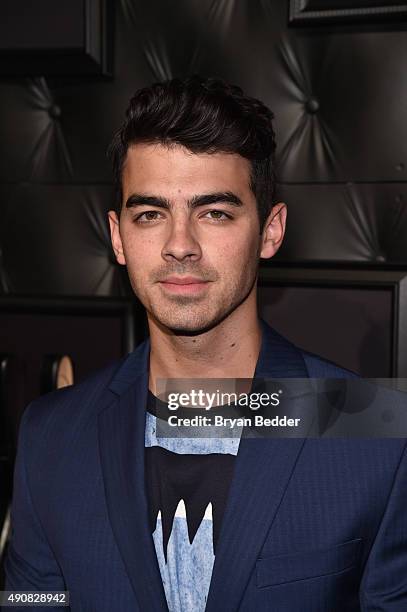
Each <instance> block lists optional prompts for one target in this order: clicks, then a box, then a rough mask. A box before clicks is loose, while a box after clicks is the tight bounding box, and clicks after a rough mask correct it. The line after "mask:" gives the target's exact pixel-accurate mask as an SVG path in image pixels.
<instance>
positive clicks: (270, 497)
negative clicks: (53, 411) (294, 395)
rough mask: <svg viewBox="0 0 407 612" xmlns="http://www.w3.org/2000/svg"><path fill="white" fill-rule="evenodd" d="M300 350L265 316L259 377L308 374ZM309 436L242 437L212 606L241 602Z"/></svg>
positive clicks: (231, 606) (210, 597)
mask: <svg viewBox="0 0 407 612" xmlns="http://www.w3.org/2000/svg"><path fill="white" fill-rule="evenodd" d="M306 377H308V372H307V369H306V366H305V363H304V359H303V357H302V355H301V353H300V351H299V350H298V349H297V348H295V347H294V346H293V345H292V344H291V343H289V342H288V341H287V340H285V339H284V338H283V337H282V336H280V335H279V334H277V332H274V331H273V330H272V329H271V328H270V327H269V326H268V325H267V324H266V323H264V322H262V345H261V350H260V355H259V359H258V362H257V367H256V371H255V378H306ZM303 444H304V439H303V438H290V439H264V438H259V439H250V438H242V439H241V441H240V445H239V451H238V454H237V457H236V464H235V473H234V477H233V480H232V484H231V488H230V493H229V499H228V503H227V506H226V509H225V514H224V516H223V520H222V528H221V533H220V536H219V541H218V546H217V551H216V557H215V564H214V568H213V573H212V581H211V585H210V589H209V594H208V600H207V605H206V612H216V611H218V610H219V602H222V610H223V611H224V612H227V611H229V610H230V611H232V610H233V611H235V610H237V609H238V607H239V603H240V600H241V598H242V596H243V593H244V590H245V588H246V585H247V582H248V580H249V578H250V575H251V573H252V571H253V568H254V565H255V562H256V559H257V557H258V555H259V553H260V550H261V547H262V544H263V542H264V540H265V538H266V536H267V533H268V531H269V530H270V527H271V525H272V523H273V521H274V518H275V515H276V513H277V510H278V507H279V505H280V502H281V499H282V497H283V494H284V491H285V489H286V487H287V485H288V482H289V479H290V476H291V474H292V471H293V469H294V466H295V463H296V461H297V459H298V456H299V453H300V451H301V449H302V447H303Z"/></svg>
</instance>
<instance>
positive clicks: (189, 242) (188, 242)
mask: <svg viewBox="0 0 407 612" xmlns="http://www.w3.org/2000/svg"><path fill="white" fill-rule="evenodd" d="M161 255H162V257H163V259H165V260H166V261H173V260H174V259H176V260H177V261H183V260H185V259H189V260H192V261H197V260H199V259H200V258H201V255H202V251H201V247H200V244H199V242H198V240H197V237H196V235H195V234H194V228H193V227H192V223H191V221H190V220H189V219H188V216H187V215H185V216H184V215H182V216H177V218H173V219H172V222H171V226H170V230H169V234H168V237H167V240H166V241H165V244H164V246H163V249H162V252H161Z"/></svg>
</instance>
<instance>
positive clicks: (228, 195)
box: [125, 191, 243, 209]
mask: <svg viewBox="0 0 407 612" xmlns="http://www.w3.org/2000/svg"><path fill="white" fill-rule="evenodd" d="M221 203H222V204H223V203H226V204H232V206H243V202H242V200H241V199H240V198H239V197H238V196H237V195H236V194H234V193H232V192H231V191H219V192H215V193H205V194H202V195H195V196H193V197H192V198H190V199H189V200H187V206H188V208H197V207H198V206H209V205H211V204H221ZM125 206H126V208H134V207H135V206H156V207H158V208H166V209H170V208H171V202H170V200H168V199H167V198H163V197H162V196H152V195H146V194H142V193H132V194H131V195H130V196H129V197H128V198H127V200H126V204H125Z"/></svg>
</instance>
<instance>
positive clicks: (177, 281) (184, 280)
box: [161, 276, 208, 285]
mask: <svg viewBox="0 0 407 612" xmlns="http://www.w3.org/2000/svg"><path fill="white" fill-rule="evenodd" d="M161 282H162V283H165V284H166V283H169V284H171V285H197V284H199V283H207V282H208V281H205V280H203V279H202V278H197V277H195V276H169V277H168V278H166V279H164V280H162V281H161Z"/></svg>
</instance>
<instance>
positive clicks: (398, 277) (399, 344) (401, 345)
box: [258, 263, 407, 377]
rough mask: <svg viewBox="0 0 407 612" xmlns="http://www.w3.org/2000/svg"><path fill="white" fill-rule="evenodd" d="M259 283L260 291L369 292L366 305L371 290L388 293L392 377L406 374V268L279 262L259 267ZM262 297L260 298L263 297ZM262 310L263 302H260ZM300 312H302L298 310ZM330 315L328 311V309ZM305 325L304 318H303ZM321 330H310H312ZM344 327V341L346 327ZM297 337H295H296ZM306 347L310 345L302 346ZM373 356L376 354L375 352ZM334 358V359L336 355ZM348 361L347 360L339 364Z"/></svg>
mask: <svg viewBox="0 0 407 612" xmlns="http://www.w3.org/2000/svg"><path fill="white" fill-rule="evenodd" d="M258 287H259V292H260V295H261V291H262V290H263V296H264V290H266V291H267V289H268V288H270V290H271V292H270V297H271V296H272V291H273V289H281V288H282V289H284V288H286V289H291V288H308V289H312V288H314V289H317V290H320V289H327V290H329V289H331V290H333V291H335V290H341V289H345V290H349V295H350V294H351V292H352V290H356V291H359V292H360V291H362V292H366V305H367V306H368V305H369V295H370V294H369V292H371V295H372V296H373V295H374V294H376V295H377V293H378V292H379V293H380V292H383V294H384V295H387V299H388V303H389V305H390V307H389V316H388V321H386V325H387V329H386V333H387V334H388V335H389V345H390V346H389V364H388V373H387V375H388V376H389V377H407V270H398V269H396V270H377V269H366V268H360V269H355V268H352V269H343V268H335V267H321V266H296V267H292V266H276V265H274V264H267V263H265V264H263V265H262V266H261V267H260V270H259V279H258ZM260 301H261V300H260ZM260 314H261V303H260ZM299 314H301V313H299ZM328 316H329V313H328ZM302 326H304V321H303V322H302ZM314 331H315V333H317V332H318V330H312V329H310V330H309V334H312V333H314ZM342 331H343V338H344V342H347V341H348V342H349V339H347V330H346V329H345V330H342ZM293 340H294V341H295V339H293ZM303 348H305V349H307V348H308V347H306V346H305V347H303ZM373 357H374V356H373ZM333 361H335V359H333ZM339 365H345V366H346V364H339Z"/></svg>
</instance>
